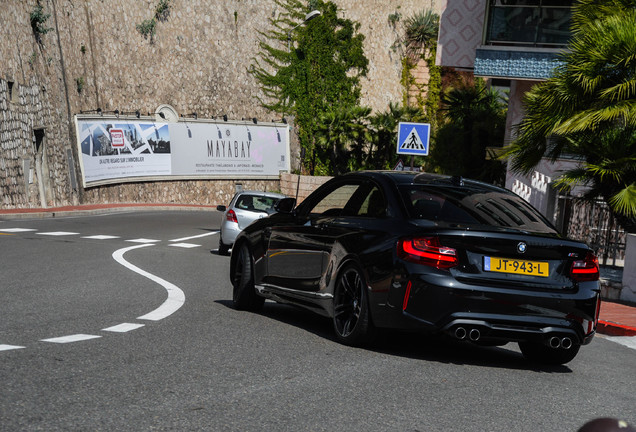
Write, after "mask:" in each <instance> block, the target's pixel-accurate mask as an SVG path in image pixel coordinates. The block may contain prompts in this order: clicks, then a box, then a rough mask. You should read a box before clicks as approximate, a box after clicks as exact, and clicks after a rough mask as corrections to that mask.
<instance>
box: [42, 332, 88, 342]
mask: <svg viewBox="0 0 636 432" xmlns="http://www.w3.org/2000/svg"><path fill="white" fill-rule="evenodd" d="M100 337H101V336H97V335H89V334H74V335H69V336H61V337H56V338H50V339H41V341H42V342H52V343H60V344H65V343H71V342H81V341H85V340H90V339H97V338H100Z"/></svg>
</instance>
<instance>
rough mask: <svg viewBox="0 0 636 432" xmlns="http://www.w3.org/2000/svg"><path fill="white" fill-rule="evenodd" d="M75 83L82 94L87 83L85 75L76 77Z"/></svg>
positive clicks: (78, 91)
mask: <svg viewBox="0 0 636 432" xmlns="http://www.w3.org/2000/svg"><path fill="white" fill-rule="evenodd" d="M75 85H76V86H77V93H79V94H82V90H84V86H85V85H86V82H85V81H84V77H78V78H75Z"/></svg>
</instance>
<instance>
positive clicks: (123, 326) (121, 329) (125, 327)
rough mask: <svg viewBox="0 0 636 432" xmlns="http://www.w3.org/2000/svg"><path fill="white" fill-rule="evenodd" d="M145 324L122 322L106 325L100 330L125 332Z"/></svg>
mask: <svg viewBox="0 0 636 432" xmlns="http://www.w3.org/2000/svg"><path fill="white" fill-rule="evenodd" d="M143 326H145V324H132V323H123V324H118V325H116V326H112V327H108V328H105V329H102V331H108V332H115V333H126V332H129V331H132V330H137V329H138V328H140V327H143Z"/></svg>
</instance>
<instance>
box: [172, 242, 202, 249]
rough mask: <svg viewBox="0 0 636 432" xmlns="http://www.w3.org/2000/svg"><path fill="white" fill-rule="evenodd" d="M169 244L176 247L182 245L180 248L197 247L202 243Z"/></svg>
mask: <svg viewBox="0 0 636 432" xmlns="http://www.w3.org/2000/svg"><path fill="white" fill-rule="evenodd" d="M168 246H174V247H180V248H186V249H189V248H195V247H199V246H201V245H198V244H194V243H172V244H171V245H168Z"/></svg>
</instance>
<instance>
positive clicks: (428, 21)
mask: <svg viewBox="0 0 636 432" xmlns="http://www.w3.org/2000/svg"><path fill="white" fill-rule="evenodd" d="M404 27H405V28H404V45H405V46H406V50H407V52H408V53H409V54H412V55H416V56H420V55H423V54H425V53H424V51H426V50H427V49H431V48H432V47H433V46H434V45H435V44H436V43H437V33H438V31H439V15H437V14H436V13H435V12H433V11H432V10H430V9H429V10H426V11H421V12H419V13H416V14H415V15H413V16H412V17H409V18H408V19H407V20H406V22H405V26H404Z"/></svg>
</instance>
